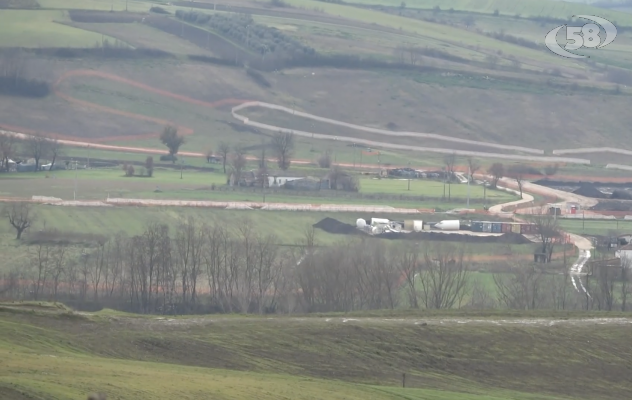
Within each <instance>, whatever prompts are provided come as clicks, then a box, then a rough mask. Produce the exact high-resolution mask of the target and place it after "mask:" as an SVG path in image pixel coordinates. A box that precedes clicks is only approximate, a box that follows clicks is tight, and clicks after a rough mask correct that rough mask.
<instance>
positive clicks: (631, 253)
mask: <svg viewBox="0 0 632 400" xmlns="http://www.w3.org/2000/svg"><path fill="white" fill-rule="evenodd" d="M614 255H615V257H617V258H619V259H621V266H623V267H626V268H632V244H629V245H627V246H623V247H619V250H617V251H616V252H615V253H614Z"/></svg>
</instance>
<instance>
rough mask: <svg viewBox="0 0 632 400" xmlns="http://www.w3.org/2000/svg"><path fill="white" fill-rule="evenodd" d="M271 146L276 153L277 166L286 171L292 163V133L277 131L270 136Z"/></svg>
mask: <svg viewBox="0 0 632 400" xmlns="http://www.w3.org/2000/svg"><path fill="white" fill-rule="evenodd" d="M272 147H273V148H274V151H275V153H276V157H277V162H278V164H279V168H281V169H282V170H283V171H287V169H288V168H290V164H291V163H292V154H293V152H294V134H293V133H289V132H277V133H275V134H274V136H272Z"/></svg>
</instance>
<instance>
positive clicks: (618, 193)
mask: <svg viewBox="0 0 632 400" xmlns="http://www.w3.org/2000/svg"><path fill="white" fill-rule="evenodd" d="M610 198H611V199H617V200H632V193H630V192H628V191H627V190H614V191H613V192H612V194H611V195H610Z"/></svg>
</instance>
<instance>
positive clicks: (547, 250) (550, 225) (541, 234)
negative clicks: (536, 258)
mask: <svg viewBox="0 0 632 400" xmlns="http://www.w3.org/2000/svg"><path fill="white" fill-rule="evenodd" d="M526 219H527V221H529V222H530V223H532V224H533V225H534V229H535V232H533V234H535V235H537V236H538V239H539V242H540V250H541V253H542V254H545V255H546V262H551V256H552V254H553V248H554V247H555V242H556V241H557V240H558V239H559V238H560V237H561V232H560V226H559V221H558V220H557V218H553V217H552V216H550V215H546V214H540V215H538V214H531V215H528V216H527V217H526Z"/></svg>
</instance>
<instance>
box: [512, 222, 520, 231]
mask: <svg viewBox="0 0 632 400" xmlns="http://www.w3.org/2000/svg"><path fill="white" fill-rule="evenodd" d="M521 226H522V224H518V223H514V224H511V231H512V232H513V233H520V227H521Z"/></svg>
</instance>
